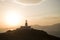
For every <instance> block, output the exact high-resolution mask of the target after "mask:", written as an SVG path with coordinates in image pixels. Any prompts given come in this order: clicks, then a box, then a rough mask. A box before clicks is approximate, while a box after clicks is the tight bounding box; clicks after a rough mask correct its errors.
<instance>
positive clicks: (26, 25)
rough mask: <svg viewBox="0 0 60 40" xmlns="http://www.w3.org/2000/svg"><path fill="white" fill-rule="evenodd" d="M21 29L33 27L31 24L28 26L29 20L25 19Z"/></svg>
mask: <svg viewBox="0 0 60 40" xmlns="http://www.w3.org/2000/svg"><path fill="white" fill-rule="evenodd" d="M21 29H31V26H28V22H27V20H25V26H21Z"/></svg>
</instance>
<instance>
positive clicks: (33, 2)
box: [16, 0, 46, 6]
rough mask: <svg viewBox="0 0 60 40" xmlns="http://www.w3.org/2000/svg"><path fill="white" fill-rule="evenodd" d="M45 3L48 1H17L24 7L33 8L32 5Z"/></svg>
mask: <svg viewBox="0 0 60 40" xmlns="http://www.w3.org/2000/svg"><path fill="white" fill-rule="evenodd" d="M44 1H46V0H16V3H17V4H21V5H24V6H31V5H39V4H41V3H43V2H44Z"/></svg>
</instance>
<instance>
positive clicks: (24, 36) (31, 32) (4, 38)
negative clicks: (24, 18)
mask: <svg viewBox="0 0 60 40" xmlns="http://www.w3.org/2000/svg"><path fill="white" fill-rule="evenodd" d="M0 40H60V38H58V37H55V36H52V35H48V34H47V33H46V32H45V31H42V30H36V29H32V28H30V29H21V28H18V29H16V30H14V31H10V30H9V31H7V32H6V33H0Z"/></svg>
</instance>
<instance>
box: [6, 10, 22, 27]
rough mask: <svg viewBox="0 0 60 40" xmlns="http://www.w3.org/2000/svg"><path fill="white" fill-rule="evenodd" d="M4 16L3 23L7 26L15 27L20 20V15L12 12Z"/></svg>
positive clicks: (9, 11)
mask: <svg viewBox="0 0 60 40" xmlns="http://www.w3.org/2000/svg"><path fill="white" fill-rule="evenodd" d="M6 13H7V14H6V16H5V23H6V24H7V25H9V26H16V25H17V24H19V22H20V21H21V20H22V16H21V14H20V15H19V14H18V12H16V11H13V10H8V11H7V12H6Z"/></svg>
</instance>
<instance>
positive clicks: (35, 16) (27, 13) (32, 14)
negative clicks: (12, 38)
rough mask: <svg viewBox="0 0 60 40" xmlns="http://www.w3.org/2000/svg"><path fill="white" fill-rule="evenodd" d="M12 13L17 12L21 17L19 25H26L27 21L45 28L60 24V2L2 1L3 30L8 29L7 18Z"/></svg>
mask: <svg viewBox="0 0 60 40" xmlns="http://www.w3.org/2000/svg"><path fill="white" fill-rule="evenodd" d="M11 11H12V12H13V11H14V12H15V13H16V12H17V14H18V15H19V16H20V17H19V18H20V19H19V20H20V21H19V20H18V21H19V22H20V23H19V24H18V25H24V21H25V20H26V19H27V20H28V23H29V25H42V26H45V25H51V24H56V23H60V0H0V29H1V30H2V29H6V28H7V25H6V22H5V16H6V14H9V13H10V12H11ZM14 12H13V13H14ZM11 14H12V13H10V14H9V15H11ZM9 15H8V16H9ZM8 16H7V17H8ZM15 18H16V17H15ZM6 21H7V20H6ZM4 26H6V27H4ZM15 26H16V25H15Z"/></svg>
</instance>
